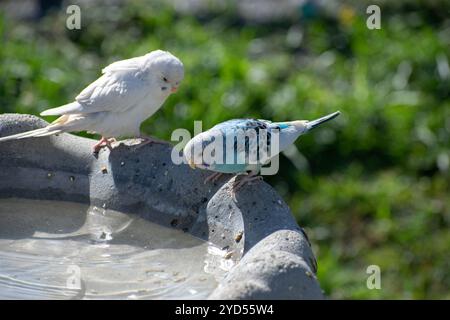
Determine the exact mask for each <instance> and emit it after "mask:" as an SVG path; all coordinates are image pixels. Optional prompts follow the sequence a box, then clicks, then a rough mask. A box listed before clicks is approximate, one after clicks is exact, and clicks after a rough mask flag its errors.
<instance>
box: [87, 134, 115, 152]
mask: <svg viewBox="0 0 450 320" xmlns="http://www.w3.org/2000/svg"><path fill="white" fill-rule="evenodd" d="M113 142H117V140H116V139H115V138H105V137H102V138H101V139H100V141H99V142H97V143H96V144H95V145H94V146H93V147H92V150H93V152H94V153H95V154H97V153H99V152H100V150H101V149H102V148H104V147H107V148H108V149H109V150H110V151H111V150H112V145H111V143H113Z"/></svg>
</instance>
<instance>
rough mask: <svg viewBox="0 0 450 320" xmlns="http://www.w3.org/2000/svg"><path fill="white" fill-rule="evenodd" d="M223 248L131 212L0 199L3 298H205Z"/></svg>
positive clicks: (223, 267) (222, 264)
mask: <svg viewBox="0 0 450 320" xmlns="http://www.w3.org/2000/svg"><path fill="white" fill-rule="evenodd" d="M231 267H232V261H231V260H229V259H226V252H223V251H222V250H220V249H218V248H215V247H213V246H212V245H211V244H209V243H207V242H205V241H202V240H199V239H197V238H195V237H193V236H191V235H189V234H187V233H183V232H181V231H178V230H174V229H170V228H165V227H162V226H159V225H157V224H154V223H151V222H149V221H147V220H145V219H142V218H140V217H138V216H137V215H133V214H125V213H121V212H117V211H113V210H105V209H103V208H97V207H88V206H86V205H82V204H77V203H69V202H58V201H41V200H25V199H0V299H203V298H206V297H207V296H208V295H209V294H210V293H211V292H212V291H213V290H214V289H215V288H216V287H217V285H218V281H220V280H221V279H222V278H223V277H224V276H225V274H226V272H227V270H229V269H230V268H231Z"/></svg>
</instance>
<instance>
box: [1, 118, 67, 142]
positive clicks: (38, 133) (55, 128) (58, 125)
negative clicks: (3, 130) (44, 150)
mask: <svg viewBox="0 0 450 320" xmlns="http://www.w3.org/2000/svg"><path fill="white" fill-rule="evenodd" d="M68 123H70V121H69V116H67V115H64V116H61V117H59V118H58V119H56V120H55V121H53V122H52V123H51V124H49V125H48V126H46V127H45V128H39V129H35V130H31V131H26V132H21V133H17V134H13V135H10V136H6V137H0V142H5V141H11V140H20V139H25V138H36V137H47V136H51V135H54V134H58V133H62V132H65V131H66V129H67V124H68Z"/></svg>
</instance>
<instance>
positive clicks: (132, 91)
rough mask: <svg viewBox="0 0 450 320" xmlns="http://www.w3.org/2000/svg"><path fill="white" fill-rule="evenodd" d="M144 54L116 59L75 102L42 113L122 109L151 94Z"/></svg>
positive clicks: (120, 110)
mask: <svg viewBox="0 0 450 320" xmlns="http://www.w3.org/2000/svg"><path fill="white" fill-rule="evenodd" d="M143 63H144V62H143V60H142V57H138V58H132V59H128V60H122V61H117V62H114V63H112V64H110V65H109V66H107V67H106V68H104V69H103V70H102V72H103V75H102V76H101V77H100V78H98V79H97V80H96V81H94V82H93V83H91V84H90V85H89V86H87V87H86V88H85V89H84V90H83V91H81V93H80V94H79V95H78V96H77V97H76V98H75V100H76V101H75V102H72V103H69V104H67V105H64V106H62V107H58V108H53V109H49V110H46V111H44V112H42V113H41V115H63V114H78V113H81V114H83V113H94V112H104V111H107V112H123V111H125V110H127V109H130V108H132V107H134V106H135V105H136V104H138V103H140V102H141V101H142V100H143V99H144V98H145V96H146V95H147V94H148V93H149V90H148V89H149V83H148V81H146V80H145V79H144V78H143V77H142V74H143Z"/></svg>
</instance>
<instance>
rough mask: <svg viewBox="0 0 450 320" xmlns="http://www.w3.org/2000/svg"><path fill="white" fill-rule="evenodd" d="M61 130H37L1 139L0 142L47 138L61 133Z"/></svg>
mask: <svg viewBox="0 0 450 320" xmlns="http://www.w3.org/2000/svg"><path fill="white" fill-rule="evenodd" d="M60 132H61V130H58V129H50V128H49V127H45V128H40V129H36V130H31V131H27V132H22V133H17V134H13V135H10V136H6V137H0V142H5V141H10V140H19V139H25V138H33V137H46V136H50V135H54V134H57V133H60Z"/></svg>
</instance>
